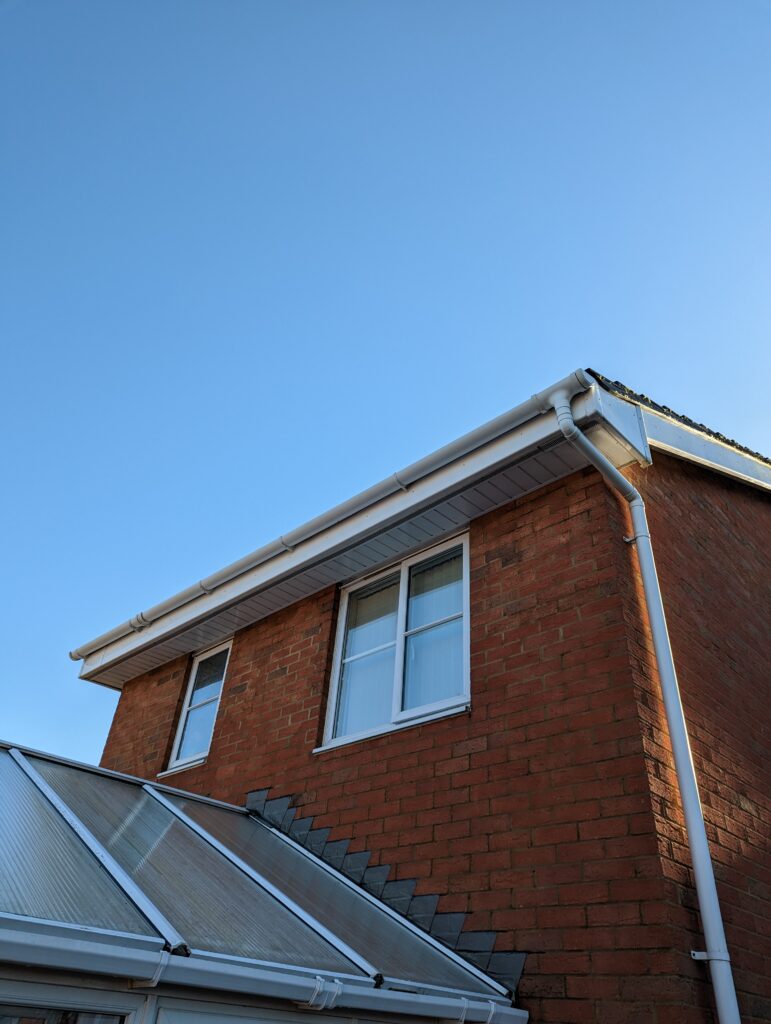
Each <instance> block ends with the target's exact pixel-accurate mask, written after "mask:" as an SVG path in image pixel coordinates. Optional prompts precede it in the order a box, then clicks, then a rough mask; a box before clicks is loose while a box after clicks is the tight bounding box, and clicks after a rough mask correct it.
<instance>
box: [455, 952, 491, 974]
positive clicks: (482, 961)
mask: <svg viewBox="0 0 771 1024" xmlns="http://www.w3.org/2000/svg"><path fill="white" fill-rule="evenodd" d="M458 952H459V953H460V955H461V956H462V957H463V959H464V960H468V961H469V962H470V963H472V964H474V966H475V967H478V968H479V970H480V971H486V970H487V965H488V964H489V963H490V954H489V953H476V952H472V951H471V950H467V949H459V950H458Z"/></svg>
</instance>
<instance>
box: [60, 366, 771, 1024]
mask: <svg viewBox="0 0 771 1024" xmlns="http://www.w3.org/2000/svg"><path fill="white" fill-rule="evenodd" d="M566 381H568V382H569V384H568V385H566V384H565V382H560V386H561V389H562V390H561V393H562V394H563V396H564V395H565V393H566V392H565V389H566V387H567V389H568V390H567V398H566V401H567V403H568V404H567V410H568V414H569V416H571V417H572V421H573V423H574V424H575V425H577V427H578V429H579V433H580V434H581V435H582V436H583V437H584V438H586V439H588V442H589V444H590V446H591V447H592V448H593V450H595V451H597V452H599V453H600V460H604V462H602V461H601V462H600V463H594V462H592V461H591V459H590V458H589V457H588V456H587V454H586V452H587V450H588V449H582V448H581V447H580V444H578V443H577V442H576V440H575V437H574V436H571V433H570V430H568V429H566V428H565V420H564V418H563V412H564V403H563V408H562V412H561V408H560V405H559V402H557V403H556V404H555V402H554V401H553V395H554V394H555V393H556V391H555V389H548V390H547V391H545V392H542V393H541V394H540V395H539V396H534V398H533V399H531V400H530V401H529V402H527V403H524V404H523V405H522V406H519V407H517V408H516V409H514V410H512V412H510V413H508V414H505V415H504V416H502V417H499V418H498V419H497V420H494V421H492V422H491V423H489V424H486V425H485V426H484V427H481V428H479V430H477V431H474V432H473V433H472V434H469V435H466V437H464V438H461V439H459V441H457V442H454V443H453V444H451V445H448V446H447V447H446V448H444V449H441V450H440V451H439V452H437V453H435V454H434V455H432V456H429V457H427V458H426V459H424V460H422V461H421V462H419V463H416V464H414V465H413V466H411V467H408V469H407V470H405V471H403V472H400V473H397V474H394V475H393V477H391V478H389V479H388V480H386V481H384V482H383V483H382V484H380V485H377V486H376V487H373V488H371V489H370V490H369V491H367V492H365V493H363V494H362V495H359V496H357V497H356V498H354V499H352V500H351V501H350V502H347V503H345V505H343V506H340V507H338V508H337V509H334V510H332V511H331V512H330V513H327V514H326V515H324V516H321V517H319V518H318V519H316V520H313V521H312V522H311V523H309V524H306V526H304V527H301V528H300V529H298V530H295V531H293V532H292V533H290V534H286V535H284V536H283V537H281V538H279V539H278V540H277V541H275V542H273V543H272V544H270V545H267V546H266V547H264V548H261V549H260V550H258V551H256V552H254V553H253V554H252V555H250V556H247V557H246V558H244V559H242V560H241V561H240V562H239V563H236V564H235V565H233V566H230V567H228V568H227V569H225V570H223V571H222V572H220V573H217V574H215V575H214V576H213V577H209V578H208V579H206V580H203V581H201V583H199V584H196V585H195V586H194V587H191V588H189V589H188V590H187V591H185V592H183V593H182V594H179V595H177V596H176V597H174V598H171V599H170V600H169V601H166V602H164V603H163V604H161V605H157V606H155V607H154V608H151V609H149V610H148V611H147V612H144V613H141V614H139V615H137V616H135V617H134V618H132V619H131V620H129V621H128V622H126V623H124V624H123V625H122V626H119V627H117V628H116V629H114V630H111V631H110V632H109V633H107V634H104V635H103V636H101V637H99V638H97V639H96V640H95V641H92V642H91V643H89V644H86V645H84V646H83V647H81V648H79V649H78V650H77V651H75V652H73V657H75V658H77V659H80V660H82V662H83V664H82V669H81V676H82V677H83V678H84V679H87V680H90V681H93V682H96V683H100V684H103V685H106V686H110V687H114V688H116V689H119V690H120V691H121V695H120V700H119V703H118V707H117V710H116V713H115V717H114V721H113V724H112V727H111V730H110V734H109V738H108V740H107V744H106V747H105V750H104V755H103V759H102V767H103V768H105V769H108V770H110V771H113V772H121V773H127V774H129V775H132V776H137V777H139V778H141V779H147V780H150V782H152V783H157V784H164V785H167V786H170V787H175V788H178V789H181V790H185V791H189V792H191V793H195V794H200V795H202V796H205V797H210V798H214V799H216V800H219V801H224V802H226V803H228V804H233V805H238V806H244V805H246V806H248V807H249V809H250V810H251V811H252V812H253V814H255V815H257V816H259V817H261V818H262V819H263V820H264V821H266V822H268V823H270V824H271V825H272V826H273V828H274V829H276V830H278V831H280V832H283V833H285V834H286V835H287V836H288V837H290V839H293V840H294V841H295V842H296V844H299V845H301V846H303V847H305V849H307V850H309V851H310V852H311V853H312V854H313V855H315V856H316V857H318V858H320V859H321V860H323V861H324V862H326V863H327V864H328V865H330V866H331V867H333V868H334V869H336V870H337V871H339V872H340V874H341V875H344V876H347V878H348V879H349V880H352V881H353V882H354V883H355V884H356V885H358V886H360V887H361V889H362V891H364V892H368V893H369V894H371V895H374V896H375V897H377V899H378V900H380V901H381V902H382V903H383V904H384V905H386V906H388V907H390V908H391V910H393V911H396V912H397V913H399V914H401V915H403V916H404V918H405V919H406V920H408V921H411V922H412V923H413V924H414V925H417V927H418V928H420V929H422V930H423V931H424V932H425V933H426V935H428V936H431V937H433V939H434V940H437V941H438V942H439V943H442V944H443V945H444V946H446V947H449V948H451V949H452V950H453V951H454V955H457V956H459V957H462V958H463V959H464V960H465V961H466V962H467V963H469V964H472V965H474V966H475V967H476V968H478V969H480V970H481V971H483V972H485V974H486V975H487V976H488V977H490V978H492V979H494V980H495V981H497V982H498V983H499V984H501V985H503V986H504V987H506V988H507V989H509V990H510V991H512V992H514V991H515V992H516V1001H515V1005H516V1006H517V1007H521V1008H522V1009H524V1010H525V1011H527V1012H529V1014H530V1020H531V1021H533V1022H536V1021H544V1022H564V1024H582V1022H589V1021H592V1022H595V1021H596V1022H602V1024H616V1022H619V1024H621V1022H630V1024H637V1022H652V1024H691V1022H693V1024H697V1022H698V1024H707V1022H711V1021H713V1020H717V1019H718V1017H717V1015H716V1014H715V1011H714V1009H713V1006H714V994H713V991H712V987H711V985H710V970H712V977H713V979H715V978H716V977H717V976H718V975H717V974H716V971H722V970H723V968H724V967H725V966H726V965H725V963H724V962H723V960H722V955H721V954H720V953H719V951H718V952H716V950H715V949H712V950H710V951H709V956H710V957H712V959H713V961H714V960H719V961H720V962H719V963H714V962H710V961H705V960H704V959H695V958H694V957H692V951H696V952H697V953H699V952H703V951H705V948H706V944H705V938H704V936H703V934H702V921H701V919H700V914H699V904H698V902H697V893H696V890H695V886H694V875H693V868H692V856H691V853H690V852H689V845H688V839H689V837H688V835H687V834H686V833H687V830H686V827H685V821H684V814H683V799H682V797H681V791H682V786H683V785H686V786H687V779H686V781H685V782H683V779H682V772H681V773H680V774H681V778H680V782H678V773H677V772H676V770H675V765H674V763H673V753H672V740H671V736H672V735H673V734H672V733H671V731H670V728H669V727H668V725H667V718H666V715H665V708H664V705H663V701H662V678H663V676H664V675H665V674H666V670H665V667H662V661H661V651H660V650H659V649H658V648H654V640H655V637H654V636H653V635H652V627H651V622H652V617H651V614H650V613H649V609H650V607H651V606H650V605H646V601H647V600H648V599H649V593H648V591H647V590H646V589H645V588H646V586H647V580H646V579H645V578H644V572H645V569H644V566H643V568H642V573H643V575H641V566H642V563H643V558H642V554H640V553H639V551H638V549H641V548H642V545H643V543H644V541H645V539H646V538H645V529H644V528H641V527H640V525H639V520H636V519H634V518H633V517H630V505H629V504H628V501H629V500H630V498H629V495H628V494H627V495H625V496H626V497H627V501H624V500H622V496H620V493H619V488H620V487H623V486H624V484H623V482H622V483H619V481H620V480H622V478H623V481H628V482H629V483H630V484H632V485H633V487H634V488H636V491H635V493H639V494H640V495H642V498H643V499H644V501H645V506H646V507H647V517H648V523H649V524H650V537H651V539H652V545H653V549H654V550H655V555H656V561H657V566H658V577H659V580H660V586H661V593H662V595H663V602H664V606H665V609H666V615H667V620H668V627H669V637H670V639H671V648H672V651H673V653H674V662H675V664H676V666H677V672H678V677H679V684H680V692H681V694H682V707H683V710H684V718H685V722H686V723H687V727H688V732H689V736H690V745H691V750H692V755H693V765H694V766H695V773H696V777H697V779H698V785H699V789H700V795H701V804H702V807H703V818H704V822H705V824H706V836H707V837H708V840H709V850H710V853H711V858H712V865H713V868H714V876H715V879H716V882H717V892H718V894H719V899H720V905H721V907H722V918H723V925H724V928H725V933H726V938H727V945H728V949H729V950H730V955H731V960H732V969H733V979H734V981H735V986H736V991H737V995H738V1001H739V1007H740V1010H741V1015H742V1020H744V1021H751V1022H759V1021H761V1020H768V1019H771V989H770V988H769V981H768V979H769V977H770V976H771V970H770V969H769V968H771V924H770V923H769V922H770V921H771V915H769V913H768V911H769V901H770V900H771V857H770V855H769V834H770V832H769V824H770V823H771V786H769V774H770V773H769V756H768V755H769V722H770V719H771V712H770V711H769V707H770V706H771V701H769V687H768V681H767V673H766V672H765V668H766V658H765V656H764V654H765V651H764V646H765V645H764V642H763V641H764V640H765V638H766V636H767V622H768V592H767V590H764V587H765V586H766V585H767V583H766V581H767V580H768V566H767V562H768V543H767V538H768V527H767V524H768V500H767V492H768V491H769V490H770V489H771V466H770V465H769V462H768V460H766V459H764V458H763V457H761V456H759V455H757V454H756V453H753V452H751V451H748V450H747V449H744V448H742V447H740V446H739V445H737V444H735V443H734V442H731V441H729V440H727V439H726V438H724V437H721V436H719V435H716V434H714V433H713V432H711V431H709V430H708V429H707V428H705V427H703V426H701V425H698V424H695V423H693V422H692V421H690V420H687V419H685V418H683V417H681V416H678V415H676V414H674V413H673V412H672V411H671V410H669V409H666V408H664V407H661V406H658V405H656V404H655V403H653V402H651V401H650V400H648V399H646V398H644V397H643V396H641V395H638V394H635V393H633V392H630V391H629V390H627V389H626V388H624V387H623V386H622V385H619V384H617V383H613V382H610V381H608V380H606V379H605V378H603V377H601V376H600V375H599V374H594V375H590V373H581V372H579V373H577V374H575V375H572V376H571V378H566ZM603 467H605V468H603ZM608 467H610V468H608ZM611 473H615V474H616V476H615V477H613V476H610V475H609V474H611ZM764 492H765V493H764ZM630 493H631V489H630ZM638 511H639V509H638ZM630 540H631V543H630ZM764 540H765V543H764ZM655 629H656V627H655V626H654V627H653V630H654V633H655ZM657 642H658V641H657ZM675 689H676V687H675ZM667 713H671V709H670V708H669V707H668V708H667ZM676 743H677V741H676V740H675V744H676ZM686 754H687V748H686ZM686 760H688V758H687V757H686ZM681 766H682V762H681ZM685 768H686V769H687V765H686V766H685ZM685 773H686V774H687V770H686V772H685ZM686 800H687V797H686ZM688 831H689V832H691V833H693V828H692V827H691V823H690V819H689V829H688ZM690 838H691V842H692V843H694V842H696V841H697V840H695V839H694V837H693V834H691V837H690ZM696 856H697V854H694V857H696ZM699 894H700V898H702V899H703V898H704V897H703V894H702V890H701V889H700V890H699ZM705 907H706V904H702V909H703V910H704V912H705V913H707V910H706V909H705ZM713 935H714V932H713ZM523 954H527V955H526V958H525V956H524V955H523ZM523 965H524V966H523ZM520 972H521V977H520ZM722 976H724V975H722ZM716 984H717V982H716ZM718 998H719V996H718ZM721 1019H724V1020H728V1019H736V1018H735V1017H734V1018H729V1017H728V1016H726V1017H723V1018H721Z"/></svg>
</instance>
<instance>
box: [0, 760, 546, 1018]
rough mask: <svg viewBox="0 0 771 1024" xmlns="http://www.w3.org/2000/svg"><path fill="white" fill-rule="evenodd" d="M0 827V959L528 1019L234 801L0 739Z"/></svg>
mask: <svg viewBox="0 0 771 1024" xmlns="http://www.w3.org/2000/svg"><path fill="white" fill-rule="evenodd" d="M0 836H1V837H2V839H1V840H0V959H2V960H5V961H10V962H14V963H20V964H26V965H34V966H40V967H48V968H54V969H58V970H75V971H77V970H82V971H88V972H89V973H92V974H94V973H96V974H99V973H104V974H110V975H114V976H123V977H130V978H132V979H134V981H135V982H137V981H138V983H139V984H157V983H158V981H159V980H162V981H163V982H164V983H167V982H168V983H174V984H182V985H193V986H197V987H202V986H203V987H206V988H211V989H225V990H236V991H248V992H251V993H252V994H262V995H266V996H270V997H279V998H280V997H283V998H287V999H290V1000H293V1001H294V1002H297V1003H301V1004H304V1005H309V1006H315V1007H317V1008H328V1007H330V1006H331V1005H332V1004H333V1003H334V1005H336V1006H339V1007H343V1006H346V1007H349V1008H351V1009H356V1008H358V1009H362V1010H365V1009H372V1010H381V1011H384V1012H385V1011H390V1012H401V1010H400V1008H399V1007H400V1005H401V1003H404V1001H405V994H406V993H409V1001H408V1002H407V1003H406V1004H405V1005H407V1006H409V1007H410V1012H411V1013H413V1014H414V1013H418V1014H419V1015H423V1016H448V1015H451V1014H452V1012H454V1010H455V1009H456V1008H457V1007H456V1005H455V1004H460V1003H464V1002H465V1003H468V1005H469V1007H470V1008H471V1009H470V1011H469V1013H467V1015H466V1019H468V1020H477V1019H479V1020H486V1019H487V1017H488V1015H490V1014H491V1013H493V1016H494V1019H496V1020H499V1019H500V1020H502V1021H503V1020H511V1021H515V1020H526V1015H525V1014H522V1013H521V1012H520V1011H516V1010H513V1009H512V1008H511V1001H510V998H509V993H507V991H506V990H505V989H504V988H503V986H501V985H500V984H498V982H496V981H494V980H493V979H492V978H490V977H488V976H487V975H485V974H484V973H483V972H482V971H480V970H478V969H477V968H475V967H474V966H473V965H471V964H469V963H466V962H465V961H463V960H462V959H461V958H460V957H458V956H457V955H456V954H454V953H452V952H451V951H450V950H447V949H445V948H443V947H442V946H441V945H440V944H439V943H437V942H436V941H435V940H433V939H432V938H431V937H430V936H427V935H425V934H424V933H422V932H420V931H419V930H418V929H417V928H415V927H414V926H412V925H411V924H410V923H409V922H407V921H405V920H404V919H403V918H401V917H399V915H397V914H395V913H394V912H393V911H391V910H390V909H389V908H387V907H385V906H384V905H383V904H381V903H380V902H379V901H377V900H376V899H375V898H374V897H371V896H370V895H369V894H367V893H365V892H364V891H363V890H361V889H359V888H358V887H357V886H355V885H354V884H353V883H351V882H350V881H349V880H348V879H346V878H344V877H343V876H342V875H340V874H339V873H337V872H336V871H335V870H334V869H333V868H331V867H330V866H328V865H326V864H325V863H323V862H322V861H320V860H319V859H318V858H316V857H314V856H313V854H311V853H310V852H308V851H307V850H305V849H303V848H301V847H299V846H297V845H296V844H295V843H293V842H292V840H291V839H289V838H288V837H286V836H284V835H283V834H281V833H280V832H277V831H274V830H273V829H272V828H270V827H269V826H268V825H267V824H266V823H264V822H263V821H260V820H257V819H256V818H254V817H252V816H251V815H250V814H249V813H248V812H247V811H245V810H244V809H242V808H237V807H233V806H231V805H228V804H223V803H220V802H218V801H214V800H209V799H206V798H204V797H199V796H194V795H192V794H190V793H185V792H182V791H180V790H174V789H170V788H169V787H164V786H158V785H151V784H149V783H144V782H142V781H141V780H139V779H134V778H132V777H130V776H122V775H118V774H116V773H113V772H105V771H103V770H100V769H95V768H91V767H88V766H84V765H76V764H74V763H73V762H68V761H63V760H61V759H56V758H53V757H51V756H49V755H44V754H39V753H34V752H29V751H28V752H23V751H21V750H20V749H18V748H14V747H11V746H9V745H7V744H0ZM440 1004H441V1005H440ZM445 1004H446V1005H445ZM421 1007H423V1010H421V1009H420V1008H421ZM474 1008H476V1010H475V1009H474ZM440 1010H441V1012H440ZM445 1011H446V1012H445Z"/></svg>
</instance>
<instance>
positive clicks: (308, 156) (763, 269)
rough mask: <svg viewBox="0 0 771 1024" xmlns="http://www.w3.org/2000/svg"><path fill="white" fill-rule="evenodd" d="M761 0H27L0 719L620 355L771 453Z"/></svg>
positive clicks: (631, 369) (4, 137) (18, 95)
mask: <svg viewBox="0 0 771 1024" xmlns="http://www.w3.org/2000/svg"><path fill="white" fill-rule="evenodd" d="M769 54H771V4H770V3H768V2H764V0H743V2H741V3H736V2H735V0H725V2H722V3H716V2H710V0H691V2H688V0H681V2H679V3H676V4H673V3H670V2H661V3H657V2H651V0H639V2H637V3H635V2H631V0H630V2H626V3H617V2H615V0H607V2H590V0H582V2H580V3H576V2H573V0H563V2H542V0H530V2H524V0H506V2H494V0H482V2H480V0H466V2H452V0H402V2H398V0H323V2H319V0H306V2H299V0H297V2H291V3H288V2H285V0H271V2H268V0H228V2H222V0H109V2H105V0H66V2H61V0H0V152H1V154H2V155H1V157H0V204H1V207H0V208H1V211H2V219H1V221H0V224H1V225H2V228H1V237H2V245H1V248H0V338H1V339H2V346H3V358H2V370H3V374H2V376H3V401H2V405H0V416H2V423H3V441H2V461H3V466H2V479H3V481H4V484H5V488H4V498H3V501H2V520H3V522H2V566H3V571H2V579H3V587H2V598H0V601H1V602H2V608H0V628H1V629H2V637H3V649H4V652H5V664H6V669H5V672H4V673H3V679H2V684H1V685H2V694H1V698H2V699H1V702H0V721H1V722H2V725H1V726H0V735H3V736H4V737H5V738H7V739H12V740H14V741H16V742H20V743H25V744H29V745H33V746H38V747H42V748H45V749H48V750H52V751H55V752H59V753H62V754H66V755H69V756H73V757H77V758H80V759H84V760H96V759H98V757H99V755H100V753H101V748H102V745H103V743H104V739H105V736H106V732H107V727H108V724H109V720H110V718H111V715H112V710H113V708H114V704H115V699H116V698H115V695H114V694H112V693H111V691H108V690H105V689H103V688H101V687H97V686H93V685H89V684H86V683H83V682H79V681H78V680H77V667H76V666H75V665H74V664H73V663H71V662H70V661H69V660H68V658H67V652H68V650H69V649H70V648H72V647H74V646H76V645H78V644H80V643H82V642H84V641H86V640H88V639H91V638H92V637H94V636H96V635H97V634H99V633H101V632H102V631H104V630H105V629H108V628H109V627H111V626H113V625H116V624H117V623H118V622H121V621H123V620H124V619H126V618H127V617H129V616H130V615H133V614H135V613H136V612H138V611H140V610H141V609H142V608H146V607H148V606H149V605H151V604H153V603H155V602H156V601H158V600H161V599H162V598H164V597H167V596H169V595H170V594H171V593H173V592H175V591H177V590H179V589H181V588H182V587H184V586H186V585H187V584H189V583H191V582H194V581H195V580H197V579H199V578H200V577H201V576H204V575H206V574H208V573H210V572H212V571H214V570H215V569H217V568H219V567H220V566H222V565H224V564H225V563H227V562H229V561H231V560H233V559H235V558H237V557H240V556H241V555H243V554H245V553H246V552H247V551H250V550H252V549H253V548H255V547H257V546H259V545H260V544H262V543H264V542H266V541H268V540H270V539H272V538H273V537H275V536H276V535H277V534H279V533H281V532H285V531H286V530H287V529H290V528H291V527H293V526H295V525H297V524H299V523H301V522H303V521H305V520H306V519H308V518H310V517H311V516H313V515H315V514H316V513H318V512H321V511H323V510H324V509H326V508H328V507H329V506H331V505H333V504H335V503H336V502H338V501H340V500H342V499H344V498H346V497H348V496H350V495H351V494H353V493H354V492H356V491H358V490H360V489H362V488H363V487H365V486H367V485H369V484H371V483H373V482H374V481H376V480H378V479H380V478H381V477H383V476H385V475H386V474H387V473H389V472H392V471H393V470H395V469H397V468H399V467H400V466H403V465H405V464H407V463H409V462H411V461H413V460H414V459H416V458H419V457H420V456H422V455H424V454H426V453H427V452H429V451H431V450H433V449H434V448H436V447H438V446H439V445H441V444H443V443H444V442H446V441H449V440H451V439H452V438H454V437H457V436H458V435H459V434H461V433H462V432H464V431H466V430H468V429H470V428H472V427H474V426H476V425H477V424H479V423H481V422H483V421H484V420H487V419H489V418H490V417H492V416H493V415H496V414H498V413H499V412H501V411H503V410H504V409H507V408H510V407H511V406H513V405H516V404H518V403H519V402H520V401H521V400H523V399H525V398H527V397H528V396H529V395H530V394H531V393H532V392H533V391H535V390H538V389H540V388H542V387H544V386H545V385H547V384H549V383H551V382H552V381H553V380H555V379H557V378H559V377H561V376H563V375H564V374H565V373H567V372H569V371H570V370H572V369H574V368H575V367H576V366H594V367H596V368H597V369H599V370H601V371H602V372H604V373H605V374H607V375H609V376H612V377H617V378H620V379H621V380H623V381H624V382H625V383H627V384H629V385H630V386H632V387H633V388H635V389H637V390H641V391H645V392H647V393H648V394H650V395H652V396H653V397H655V398H656V399H657V400H658V401H661V402H664V403H666V404H669V405H671V406H672V407H674V408H675V409H677V410H679V411H682V412H685V413H687V414H689V415H691V416H693V417H694V418H696V419H699V420H702V421H703V422H706V423H707V424H709V425H710V426H712V427H714V428H716V429H718V430H721V431H723V432H725V433H726V434H728V435H729V436H731V437H735V438H737V439H738V440H740V441H741V442H743V443H745V444H748V445H750V446H752V447H754V448H759V449H761V450H765V451H768V450H769V449H771V443H769V441H770V440H771V438H770V436H769V434H770V431H769V419H768V400H767V395H768V385H769V369H771V367H770V366H769V356H768V353H769V333H770V332H771V59H770V58H769Z"/></svg>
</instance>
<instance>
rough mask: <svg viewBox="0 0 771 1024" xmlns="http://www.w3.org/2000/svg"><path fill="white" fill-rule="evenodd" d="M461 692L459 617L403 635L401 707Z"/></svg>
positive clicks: (460, 628) (461, 648)
mask: <svg viewBox="0 0 771 1024" xmlns="http://www.w3.org/2000/svg"><path fill="white" fill-rule="evenodd" d="M461 693H463V620H462V619H450V621H449V622H443V623H441V625H439V626H431V627H430V628H429V629H422V630H420V631H419V632H418V633H412V634H411V635H410V636H408V637H407V642H406V644H405V649H404V697H403V700H402V708H403V709H404V710H407V709H408V708H419V707H421V706H422V705H424V704H435V703H436V702H437V701H440V700H444V699H445V698H446V697H454V696H455V695H456V694H461Z"/></svg>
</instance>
